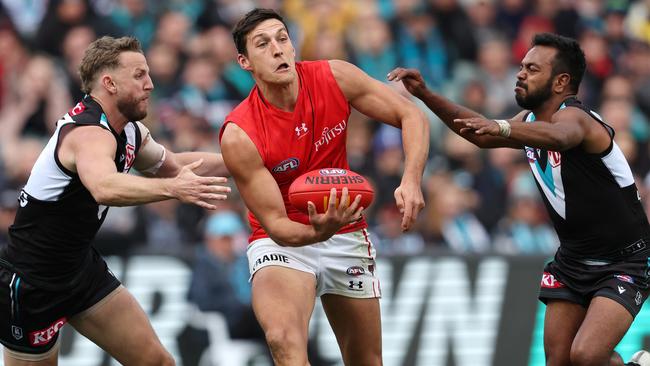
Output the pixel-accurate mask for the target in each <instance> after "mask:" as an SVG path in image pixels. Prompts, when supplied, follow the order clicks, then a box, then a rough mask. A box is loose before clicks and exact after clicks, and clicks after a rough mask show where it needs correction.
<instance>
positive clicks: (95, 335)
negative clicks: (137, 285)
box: [70, 286, 166, 365]
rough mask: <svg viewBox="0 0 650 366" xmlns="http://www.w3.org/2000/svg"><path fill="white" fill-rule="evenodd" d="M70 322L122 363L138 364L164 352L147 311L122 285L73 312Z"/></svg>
mask: <svg viewBox="0 0 650 366" xmlns="http://www.w3.org/2000/svg"><path fill="white" fill-rule="evenodd" d="M70 325H72V326H73V327H74V328H75V329H76V330H77V331H78V332H79V333H81V334H82V335H83V336H85V337H87V338H88V339H90V340H91V341H93V342H94V343H95V344H97V345H98V346H100V347H101V348H103V349H104V350H105V351H106V352H108V353H109V354H110V355H111V356H113V357H114V358H115V359H116V360H117V361H119V362H120V363H121V364H124V365H141V364H143V363H144V360H151V359H157V358H160V355H161V354H165V353H166V351H165V350H164V348H163V346H162V344H161V343H160V340H159V339H158V337H157V336H156V334H155V332H154V330H153V328H152V327H151V323H150V322H149V319H148V318H147V315H146V313H145V312H144V310H143V309H142V307H140V304H138V302H137V301H136V300H135V298H134V297H133V295H131V294H130V293H129V291H127V290H126V288H124V287H123V286H120V287H118V288H117V289H116V290H114V291H113V292H111V293H110V294H109V295H108V296H106V297H105V298H104V299H102V300H100V302H98V303H97V304H95V305H93V306H92V307H91V308H89V309H88V310H86V311H84V312H82V313H79V314H77V315H75V316H74V317H73V318H71V319H70Z"/></svg>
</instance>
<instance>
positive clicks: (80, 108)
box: [68, 102, 86, 117]
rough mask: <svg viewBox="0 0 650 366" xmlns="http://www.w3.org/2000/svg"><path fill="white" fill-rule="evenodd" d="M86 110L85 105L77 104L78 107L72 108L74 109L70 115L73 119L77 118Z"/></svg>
mask: <svg viewBox="0 0 650 366" xmlns="http://www.w3.org/2000/svg"><path fill="white" fill-rule="evenodd" d="M85 110H86V106H85V105H84V104H83V103H81V102H79V103H77V105H75V106H74V107H72V109H71V110H70V111H69V112H68V114H69V115H70V116H71V117H72V116H76V115H77V114H79V113H81V112H83V111H85Z"/></svg>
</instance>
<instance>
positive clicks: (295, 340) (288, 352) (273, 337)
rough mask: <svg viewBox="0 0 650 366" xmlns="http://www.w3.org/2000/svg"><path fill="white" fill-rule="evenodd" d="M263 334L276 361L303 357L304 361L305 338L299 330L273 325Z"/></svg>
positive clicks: (305, 355) (305, 356)
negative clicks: (273, 326)
mask: <svg viewBox="0 0 650 366" xmlns="http://www.w3.org/2000/svg"><path fill="white" fill-rule="evenodd" d="M265 336H266V343H267V344H268V345H269V350H270V351H271V354H272V355H273V358H274V359H276V361H278V360H287V359H300V358H304V359H305V362H306V360H307V338H306V335H302V334H301V332H300V331H298V330H292V329H290V328H285V327H275V328H271V329H268V330H267V331H266V332H265Z"/></svg>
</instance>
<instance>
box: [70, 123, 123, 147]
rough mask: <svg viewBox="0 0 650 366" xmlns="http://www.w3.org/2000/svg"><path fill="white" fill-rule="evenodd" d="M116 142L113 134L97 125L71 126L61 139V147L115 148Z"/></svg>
mask: <svg viewBox="0 0 650 366" xmlns="http://www.w3.org/2000/svg"><path fill="white" fill-rule="evenodd" d="M116 146H117V142H116V141H115V138H114V137H113V134H112V133H111V132H110V131H108V130H106V129H104V128H102V127H99V126H77V127H75V128H73V129H72V130H71V131H70V132H69V133H68V134H67V135H65V137H64V139H63V141H61V147H62V148H65V147H70V148H73V149H75V150H76V149H93V150H96V149H102V148H106V149H109V150H110V149H112V150H115V147H116Z"/></svg>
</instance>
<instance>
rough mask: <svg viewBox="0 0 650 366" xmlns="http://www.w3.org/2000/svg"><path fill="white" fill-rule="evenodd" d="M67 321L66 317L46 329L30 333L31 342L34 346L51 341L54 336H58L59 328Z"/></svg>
mask: <svg viewBox="0 0 650 366" xmlns="http://www.w3.org/2000/svg"><path fill="white" fill-rule="evenodd" d="M66 321H67V319H66V318H61V319H59V320H57V321H55V322H54V323H52V325H50V326H49V327H48V328H46V329H43V330H37V331H35V332H31V333H29V343H30V344H31V345H32V346H43V345H46V344H48V343H50V341H51V340H52V339H53V338H54V336H56V334H57V333H58V332H59V329H61V328H62V327H63V325H64V324H65V322H66Z"/></svg>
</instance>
